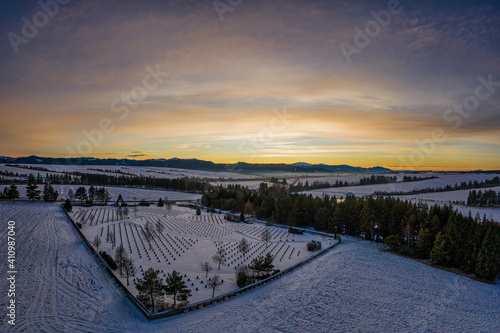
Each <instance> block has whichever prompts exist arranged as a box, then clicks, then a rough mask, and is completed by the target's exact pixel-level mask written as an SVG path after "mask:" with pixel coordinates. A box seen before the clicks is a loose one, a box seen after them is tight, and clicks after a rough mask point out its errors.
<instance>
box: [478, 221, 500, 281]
mask: <svg viewBox="0 0 500 333" xmlns="http://www.w3.org/2000/svg"><path fill="white" fill-rule="evenodd" d="M495 231H496V232H495ZM499 273H500V228H499V227H496V228H493V226H490V227H489V228H488V231H487V232H486V235H485V237H484V239H483V243H482V244H481V249H480V250H479V253H478V255H477V263H476V274H477V275H478V276H480V277H483V278H485V279H487V280H493V279H494V278H495V277H496V276H497V275H498V274H499Z"/></svg>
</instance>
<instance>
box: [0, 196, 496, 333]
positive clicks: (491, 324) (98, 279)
mask: <svg viewBox="0 0 500 333" xmlns="http://www.w3.org/2000/svg"><path fill="white" fill-rule="evenodd" d="M0 217H1V220H2V221H1V222H0V223H1V225H2V227H1V228H0V237H1V238H2V239H5V238H6V233H7V228H6V223H7V221H8V220H14V221H16V233H17V236H16V237H17V260H18V275H17V285H16V304H17V305H18V307H17V319H16V326H13V327H11V326H10V325H9V324H7V322H6V317H5V314H4V315H2V317H1V318H2V319H1V321H2V322H1V327H2V331H4V332H7V331H9V332H10V331H12V332H41V331H42V332H499V331H500V311H499V309H500V285H488V284H484V283H480V282H477V281H474V280H470V279H468V278H466V277H463V276H459V275H455V274H453V273H450V272H446V271H441V270H437V269H434V268H432V267H429V266H426V265H424V264H421V263H418V262H415V261H412V260H410V259H406V258H402V257H399V256H396V255H393V254H389V253H385V252H380V251H379V250H378V249H377V248H376V246H375V245H373V244H372V243H368V242H362V241H358V240H355V239H351V238H347V237H346V238H344V242H343V243H342V244H341V245H339V246H337V247H336V248H335V249H333V250H332V251H330V252H328V253H327V254H325V255H323V256H321V257H319V258H318V259H316V260H314V261H313V262H311V263H309V264H307V265H305V266H304V267H302V268H300V269H298V270H296V271H293V272H292V273H290V274H287V275H286V276H284V277H282V278H280V279H278V280H276V281H274V282H271V283H269V284H267V285H265V286H263V287H261V288H258V289H255V290H253V291H251V292H248V293H245V294H243V295H241V296H238V297H236V298H233V299H230V300H227V301H224V302H222V303H219V304H214V305H212V306H209V307H206V308H204V309H201V310H198V311H195V312H191V313H186V314H183V315H179V316H176V317H172V318H167V319H163V320H160V321H155V322H147V321H146V320H144V319H143V318H141V317H140V315H139V314H137V313H136V311H134V310H133V309H132V307H130V305H128V304H127V302H126V301H125V300H124V297H123V296H122V295H121V293H120V292H119V291H118V290H117V289H116V288H115V287H114V285H113V283H111V282H110V281H109V280H108V278H107V277H106V275H105V274H104V273H103V271H102V270H101V268H100V267H99V265H98V264H97V263H96V262H95V260H94V259H93V258H92V257H91V256H90V255H89V254H88V251H87V250H86V249H85V247H84V245H83V244H82V242H81V241H80V240H79V239H78V237H77V236H76V234H75V232H74V230H73V229H72V226H71V225H70V224H69V222H68V221H67V219H66V218H65V216H64V215H63V213H62V211H61V209H60V208H59V207H58V206H57V205H52V204H42V203H37V204H28V203H22V204H20V203H15V204H12V203H3V204H0ZM1 244H2V249H1V251H2V253H3V254H4V258H5V257H6V255H5V251H6V249H5V243H4V242H2V243H1ZM6 265H7V262H6V260H2V261H1V262H0V268H1V271H2V272H5V271H6V270H7V269H6ZM0 281H1V282H0V287H1V290H3V291H6V290H7V289H8V285H7V280H6V279H5V278H2V279H1V280H0ZM6 302H7V297H6V296H5V295H2V296H1V297H0V307H1V308H2V309H5V306H6ZM4 311H5V310H4Z"/></svg>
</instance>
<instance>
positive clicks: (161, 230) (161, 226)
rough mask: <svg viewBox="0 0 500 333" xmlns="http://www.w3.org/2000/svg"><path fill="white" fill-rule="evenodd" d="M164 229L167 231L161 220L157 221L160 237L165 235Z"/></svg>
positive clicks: (157, 230)
mask: <svg viewBox="0 0 500 333" xmlns="http://www.w3.org/2000/svg"><path fill="white" fill-rule="evenodd" d="M164 229H165V226H164V225H163V223H161V220H160V219H158V220H157V221H156V232H157V233H158V235H161V234H162V233H163V230H164Z"/></svg>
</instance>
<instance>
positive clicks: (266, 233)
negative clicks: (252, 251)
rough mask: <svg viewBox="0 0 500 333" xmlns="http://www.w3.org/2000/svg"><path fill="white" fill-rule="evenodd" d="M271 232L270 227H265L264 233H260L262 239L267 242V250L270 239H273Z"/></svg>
mask: <svg viewBox="0 0 500 333" xmlns="http://www.w3.org/2000/svg"><path fill="white" fill-rule="evenodd" d="M272 238H273V237H272V235H271V232H270V231H269V229H268V228H266V229H264V230H263V231H262V233H261V234H260V239H262V240H263V241H264V242H266V250H267V246H268V245H269V241H270V240H271V239H272Z"/></svg>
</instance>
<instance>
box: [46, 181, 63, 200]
mask: <svg viewBox="0 0 500 333" xmlns="http://www.w3.org/2000/svg"><path fill="white" fill-rule="evenodd" d="M58 196H59V193H58V192H57V191H56V190H54V188H53V187H52V185H51V184H50V183H46V184H45V186H44V187H43V201H46V202H55V201H56V200H57V197H58Z"/></svg>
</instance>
